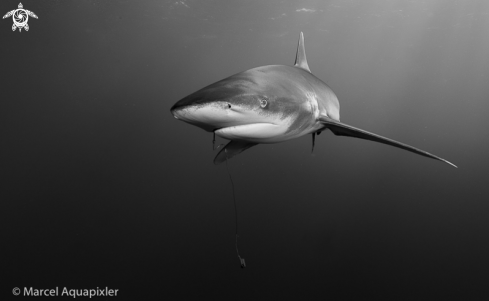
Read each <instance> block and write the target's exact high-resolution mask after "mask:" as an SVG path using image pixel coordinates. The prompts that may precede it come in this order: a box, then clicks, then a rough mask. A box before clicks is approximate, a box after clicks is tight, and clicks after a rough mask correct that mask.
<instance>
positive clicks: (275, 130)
mask: <svg viewBox="0 0 489 301" xmlns="http://www.w3.org/2000/svg"><path fill="white" fill-rule="evenodd" d="M285 131H286V128H284V127H283V126H280V125H277V124H273V123H250V124H243V125H236V126H230V127H225V128H220V129H217V130H215V131H214V132H215V133H216V134H217V135H218V136H220V137H223V138H226V139H230V140H246V141H262V142H263V140H265V141H266V140H267V139H272V138H275V137H276V136H280V135H282V134H283V133H284V132H285Z"/></svg>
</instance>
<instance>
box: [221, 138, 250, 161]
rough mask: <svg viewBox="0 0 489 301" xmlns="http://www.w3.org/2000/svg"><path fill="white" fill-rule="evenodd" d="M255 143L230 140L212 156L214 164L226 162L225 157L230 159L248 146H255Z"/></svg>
mask: <svg viewBox="0 0 489 301" xmlns="http://www.w3.org/2000/svg"><path fill="white" fill-rule="evenodd" d="M256 144H257V143H252V142H247V141H238V140H231V141H229V143H228V144H226V146H225V147H223V148H222V149H221V150H220V151H219V153H218V154H217V156H216V157H215V158H214V164H216V165H217V164H221V163H223V162H226V159H231V158H232V157H234V156H237V155H239V154H241V153H242V152H244V151H245V150H247V149H248V148H250V147H252V146H255V145H256Z"/></svg>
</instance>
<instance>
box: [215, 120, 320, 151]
mask: <svg viewBox="0 0 489 301" xmlns="http://www.w3.org/2000/svg"><path fill="white" fill-rule="evenodd" d="M270 121H271V122H260V123H252V124H245V125H238V126H231V127H226V128H222V129H219V130H216V131H215V133H216V135H218V136H220V137H222V138H225V139H229V140H240V141H248V142H253V143H264V144H266V143H279V142H283V141H286V140H290V139H294V138H298V137H301V136H303V135H306V134H310V133H312V132H313V131H316V130H317V129H318V125H316V124H317V122H316V121H315V120H314V118H313V115H311V114H303V115H302V116H301V115H300V114H297V115H295V116H290V117H289V118H282V119H274V120H270Z"/></svg>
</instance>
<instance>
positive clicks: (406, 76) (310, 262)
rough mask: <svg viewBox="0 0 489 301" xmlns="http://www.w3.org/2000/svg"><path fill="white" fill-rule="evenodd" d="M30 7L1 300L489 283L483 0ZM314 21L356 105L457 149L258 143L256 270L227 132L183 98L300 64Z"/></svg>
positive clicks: (14, 35) (242, 164)
mask: <svg viewBox="0 0 489 301" xmlns="http://www.w3.org/2000/svg"><path fill="white" fill-rule="evenodd" d="M18 1H19V0H17V1H12V0H8V1H2V2H0V13H2V15H3V14H4V13H7V12H8V11H10V10H12V9H16V8H17V5H18ZM22 4H23V5H24V8H25V9H28V10H31V11H33V12H34V13H35V14H36V15H37V16H38V17H39V19H34V18H29V22H28V24H29V26H30V29H29V31H28V32H25V30H23V31H22V32H19V31H18V30H17V31H16V32H12V30H11V26H12V24H13V22H12V19H11V18H7V19H3V20H1V22H0V41H1V47H0V60H1V71H0V72H1V74H2V77H1V83H0V87H1V88H0V95H1V98H0V99H1V101H0V139H1V140H0V141H1V147H0V158H1V159H0V175H1V183H2V185H1V187H2V189H1V190H0V191H1V192H0V199H1V203H0V204H1V209H0V229H1V230H0V234H1V238H2V248H1V250H2V251H1V253H2V256H1V257H2V267H1V268H0V270H1V274H2V275H1V276H2V277H1V278H2V279H4V281H2V283H1V291H2V292H1V294H2V296H1V297H0V298H1V299H2V300H9V299H18V298H20V297H14V296H13V294H12V289H13V288H14V287H19V288H21V289H23V288H24V287H33V288H37V289H48V288H55V287H59V288H60V289H61V288H63V287H68V288H69V289H75V288H78V289H93V288H96V287H100V288H102V287H103V288H105V287H109V288H112V289H119V293H118V296H117V297H113V298H109V299H111V300H112V299H118V300H119V299H124V300H128V299H131V300H137V299H139V298H148V299H151V300H153V299H155V298H159V299H164V300H178V299H187V300H188V299H199V300H200V299H203V298H204V297H212V298H217V297H221V298H225V299H227V300H235V299H238V300H257V299H263V300H265V299H266V300H283V299H287V298H290V299H299V298H300V297H302V299H303V300H307V299H309V300H311V299H322V300H324V299H328V300H368V299H370V300H487V298H488V296H489V285H488V283H489V256H488V254H489V241H488V240H489V197H488V196H489V176H488V174H489V168H488V167H489V163H488V159H487V157H488V153H489V146H488V144H489V143H488V140H489V138H488V134H487V129H488V127H489V121H488V118H487V116H488V113H489V56H488V54H489V2H488V1H483V0H467V1H458V0H452V1H449V0H443V1H442V0H438V1H435V0H433V1H401V0H392V1H387V0H383V1H339V0H336V1H258V0H257V1H229V0H221V1H200V0H182V1H81V0H77V1H49V0H44V1H32V0H31V1H29V0H27V1H22ZM301 31H303V32H304V34H305V39H306V51H307V57H308V62H309V66H310V68H311V70H312V72H313V73H314V74H315V75H316V76H317V77H319V78H321V79H322V80H324V81H326V82H327V83H328V84H329V85H330V86H331V87H332V89H333V90H334V91H335V92H336V94H337V95H338V97H339V99H340V104H341V118H342V119H341V120H342V121H343V122H345V123H347V124H351V125H353V126H357V127H361V128H363V129H366V130H369V131H372V132H375V133H378V134H381V135H385V136H387V137H390V138H393V139H396V140H399V141H402V142H405V143H408V144H411V145H413V146H416V147H419V148H421V149H424V150H427V151H429V152H432V153H434V154H436V155H439V156H441V157H443V158H446V159H447V160H450V161H452V162H453V163H455V164H457V165H458V166H459V168H458V169H455V168H452V167H450V166H448V165H446V164H443V163H441V162H437V161H435V160H430V159H426V158H424V157H420V156H416V155H414V154H411V153H408V152H404V151H401V150H398V149H395V148H392V147H388V146H385V145H381V144H376V143H372V142H367V141H362V140H356V139H349V138H344V137H336V136H334V135H332V134H331V133H326V132H325V133H323V134H322V135H321V136H319V137H318V139H317V140H316V149H315V153H314V154H313V155H311V153H310V147H311V138H310V137H302V138H300V139H296V140H292V141H289V142H286V143H281V144H275V145H262V146H258V147H255V148H253V149H250V150H248V151H247V152H245V153H243V154H242V155H240V156H238V157H236V158H235V159H233V160H232V161H230V170H231V173H232V175H233V179H234V182H235V185H236V195H237V201H238V206H239V223H240V225H239V226H240V254H241V255H242V256H243V257H244V258H245V259H246V262H247V265H248V267H247V268H246V269H244V270H243V269H240V268H239V261H238V258H237V256H236V252H235V245H234V230H235V229H234V222H235V220H234V207H233V202H232V194H231V193H232V192H231V186H230V182H229V179H228V175H227V173H226V169H225V166H224V165H221V166H217V167H216V166H214V165H213V164H212V160H213V158H214V156H215V152H214V151H212V147H211V142H212V135H211V134H209V133H207V132H204V131H202V130H201V129H199V128H196V127H193V126H190V125H188V124H185V123H182V122H179V121H177V120H175V119H174V118H173V117H172V116H171V114H170V112H169V109H170V107H171V106H172V105H173V104H174V103H175V102H176V101H178V100H179V99H180V98H182V97H184V96H186V95H188V94H190V93H192V92H194V91H195V90H197V89H199V88H202V87H203V86H205V85H208V84H210V83H212V82H214V81H217V80H219V79H222V78H224V77H227V76H229V75H231V74H234V73H237V72H239V71H243V70H246V69H249V68H252V67H256V66H260V65H267V64H285V65H291V64H293V62H294V58H295V50H296V43H297V39H298V37H299V33H300V32H301ZM221 142H224V140H219V143H221ZM85 299H88V298H85ZM95 299H96V300H102V299H103V298H95Z"/></svg>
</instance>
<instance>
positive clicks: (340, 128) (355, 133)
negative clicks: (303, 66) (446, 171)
mask: <svg viewBox="0 0 489 301" xmlns="http://www.w3.org/2000/svg"><path fill="white" fill-rule="evenodd" d="M320 122H321V123H322V124H323V125H324V127H325V128H328V129H330V130H331V131H332V132H333V133H334V134H335V135H337V136H349V137H355V138H360V139H366V140H371V141H375V142H379V143H383V144H388V145H392V146H395V147H398V148H402V149H404V150H407V151H410V152H413V153H415V154H418V155H421V156H425V157H428V158H432V159H436V160H440V161H443V162H445V163H447V164H450V165H452V166H453V167H457V166H456V165H455V164H452V163H450V162H448V161H447V160H445V159H442V158H440V157H438V156H435V155H433V154H430V153H428V152H425V151H423V150H420V149H418V148H415V147H412V146H409V145H407V144H404V143H401V142H397V141H395V140H392V139H389V138H385V137H382V136H380V135H377V134H373V133H370V132H367V131H364V130H361V129H358V128H355V127H352V126H350V125H346V124H344V123H341V122H339V121H335V120H333V119H330V118H328V117H325V116H321V117H320Z"/></svg>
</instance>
